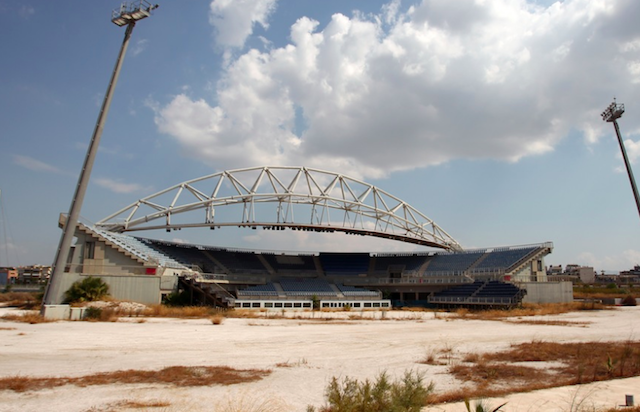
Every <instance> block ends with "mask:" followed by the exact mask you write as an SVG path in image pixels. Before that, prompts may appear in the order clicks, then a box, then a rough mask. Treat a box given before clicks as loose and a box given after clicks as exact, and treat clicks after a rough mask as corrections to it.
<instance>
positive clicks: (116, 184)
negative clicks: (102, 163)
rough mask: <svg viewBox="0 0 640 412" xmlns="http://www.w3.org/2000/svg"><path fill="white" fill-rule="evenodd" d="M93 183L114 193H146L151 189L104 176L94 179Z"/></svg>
mask: <svg viewBox="0 0 640 412" xmlns="http://www.w3.org/2000/svg"><path fill="white" fill-rule="evenodd" d="M95 183H96V184H97V185H98V186H101V187H104V188H106V189H109V190H111V191H112V192H114V193H146V192H149V191H150V190H151V188H150V187H145V186H142V185H140V184H137V183H125V182H121V181H118V180H113V179H109V178H104V177H103V178H97V179H95Z"/></svg>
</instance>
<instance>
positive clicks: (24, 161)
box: [13, 155, 66, 174]
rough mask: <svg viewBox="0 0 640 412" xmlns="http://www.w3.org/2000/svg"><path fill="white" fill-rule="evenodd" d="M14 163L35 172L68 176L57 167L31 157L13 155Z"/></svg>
mask: <svg viewBox="0 0 640 412" xmlns="http://www.w3.org/2000/svg"><path fill="white" fill-rule="evenodd" d="M13 163H14V164H17V165H18V166H21V167H24V168H26V169H29V170H33V171H35V172H48V173H58V174H66V173H65V172H64V171H62V170H60V169H58V168H57V167H55V166H52V165H50V164H48V163H45V162H42V161H40V160H37V159H34V158H32V157H29V156H21V155H13Z"/></svg>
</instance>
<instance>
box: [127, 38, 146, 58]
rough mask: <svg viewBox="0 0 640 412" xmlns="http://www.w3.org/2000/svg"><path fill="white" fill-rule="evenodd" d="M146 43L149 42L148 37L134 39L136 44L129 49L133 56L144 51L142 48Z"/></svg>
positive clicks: (144, 47)
mask: <svg viewBox="0 0 640 412" xmlns="http://www.w3.org/2000/svg"><path fill="white" fill-rule="evenodd" d="M148 44H149V40H148V39H140V40H138V41H136V44H135V45H134V46H133V49H132V50H131V54H132V55H133V56H134V57H135V56H137V55H139V54H140V53H142V52H143V51H144V49H146V48H147V45H148Z"/></svg>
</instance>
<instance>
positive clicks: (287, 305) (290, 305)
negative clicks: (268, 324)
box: [284, 302, 293, 308]
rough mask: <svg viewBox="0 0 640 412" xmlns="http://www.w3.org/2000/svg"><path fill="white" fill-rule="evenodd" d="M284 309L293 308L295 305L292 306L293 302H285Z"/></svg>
mask: <svg viewBox="0 0 640 412" xmlns="http://www.w3.org/2000/svg"><path fill="white" fill-rule="evenodd" d="M284 307H285V308H292V307H293V304H292V303H291V302H285V303H284Z"/></svg>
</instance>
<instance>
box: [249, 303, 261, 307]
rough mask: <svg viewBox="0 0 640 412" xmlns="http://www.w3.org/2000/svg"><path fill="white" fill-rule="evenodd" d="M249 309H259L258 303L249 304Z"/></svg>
mask: <svg viewBox="0 0 640 412" xmlns="http://www.w3.org/2000/svg"><path fill="white" fill-rule="evenodd" d="M251 307H252V308H259V307H260V302H253V303H252V304H251Z"/></svg>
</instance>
